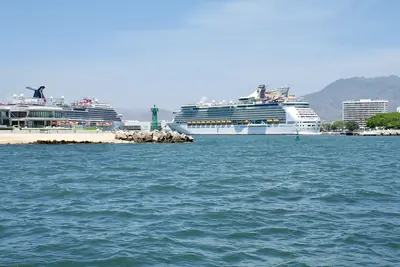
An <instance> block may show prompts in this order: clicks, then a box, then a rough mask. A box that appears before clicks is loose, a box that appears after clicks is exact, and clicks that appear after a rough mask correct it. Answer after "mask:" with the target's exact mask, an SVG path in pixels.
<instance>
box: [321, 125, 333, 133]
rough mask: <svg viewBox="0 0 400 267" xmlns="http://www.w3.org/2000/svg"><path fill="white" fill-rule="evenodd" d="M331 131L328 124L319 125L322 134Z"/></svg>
mask: <svg viewBox="0 0 400 267" xmlns="http://www.w3.org/2000/svg"><path fill="white" fill-rule="evenodd" d="M331 130H332V125H331V124H329V123H322V124H321V131H322V132H329V131H331Z"/></svg>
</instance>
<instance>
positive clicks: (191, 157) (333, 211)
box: [0, 135, 400, 266]
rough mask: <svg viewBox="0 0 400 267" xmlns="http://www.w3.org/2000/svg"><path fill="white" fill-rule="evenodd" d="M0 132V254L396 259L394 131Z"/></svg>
mask: <svg viewBox="0 0 400 267" xmlns="http://www.w3.org/2000/svg"><path fill="white" fill-rule="evenodd" d="M195 138H196V143H191V144H137V145H135V146H130V145H124V144H118V145H115V144H100V145H96V146H92V145H79V146H75V145H68V146H32V145H19V146H11V145H10V146H8V145H5V146H2V147H1V150H0V153H1V155H2V158H3V160H2V161H1V163H0V169H1V170H3V172H2V173H3V174H2V175H0V182H1V184H2V186H1V187H0V194H1V195H2V198H0V214H1V216H0V235H1V237H2V238H1V239H0V255H1V257H0V266H16V265H19V266H166V265H171V266H273V265H277V264H280V265H279V266H396V265H399V264H400V260H399V258H398V256H397V255H398V250H399V247H400V230H399V229H400V209H399V204H398V203H400V195H399V192H400V180H399V179H398V177H399V176H400V168H399V167H400V166H399V162H398V151H399V150H400V139H399V138H396V137H390V136H389V137H379V136H376V137H363V138H360V137H353V136H325V135H324V136H301V137H300V140H299V141H296V140H295V137H294V136H196V137H195Z"/></svg>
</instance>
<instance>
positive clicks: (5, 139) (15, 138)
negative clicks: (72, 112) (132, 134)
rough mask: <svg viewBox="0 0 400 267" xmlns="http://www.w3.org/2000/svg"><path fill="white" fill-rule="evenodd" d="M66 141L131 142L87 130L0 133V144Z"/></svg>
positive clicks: (108, 133) (111, 134) (112, 134)
mask: <svg viewBox="0 0 400 267" xmlns="http://www.w3.org/2000/svg"><path fill="white" fill-rule="evenodd" d="M53 140H55V141H66V142H81V143H83V142H88V143H109V144H120V143H132V142H129V141H124V140H117V139H115V134H114V133H111V132H99V133H96V132H94V133H93V132H88V133H82V132H80V133H19V132H15V133H0V145H11V144H32V143H35V142H37V141H53Z"/></svg>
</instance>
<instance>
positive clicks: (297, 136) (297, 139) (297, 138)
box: [296, 130, 300, 141]
mask: <svg viewBox="0 0 400 267" xmlns="http://www.w3.org/2000/svg"><path fill="white" fill-rule="evenodd" d="M299 140H300V137H299V130H296V141H299Z"/></svg>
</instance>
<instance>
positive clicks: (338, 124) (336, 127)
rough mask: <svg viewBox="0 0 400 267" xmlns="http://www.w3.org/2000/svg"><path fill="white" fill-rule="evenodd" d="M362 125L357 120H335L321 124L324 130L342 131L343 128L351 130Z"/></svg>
mask: <svg viewBox="0 0 400 267" xmlns="http://www.w3.org/2000/svg"><path fill="white" fill-rule="evenodd" d="M359 128H360V127H359V125H358V123H357V122H356V121H342V120H338V121H334V122H332V123H330V124H329V123H324V124H322V125H321V131H323V132H330V131H342V130H349V131H351V132H352V131H355V130H358V129H359Z"/></svg>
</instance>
